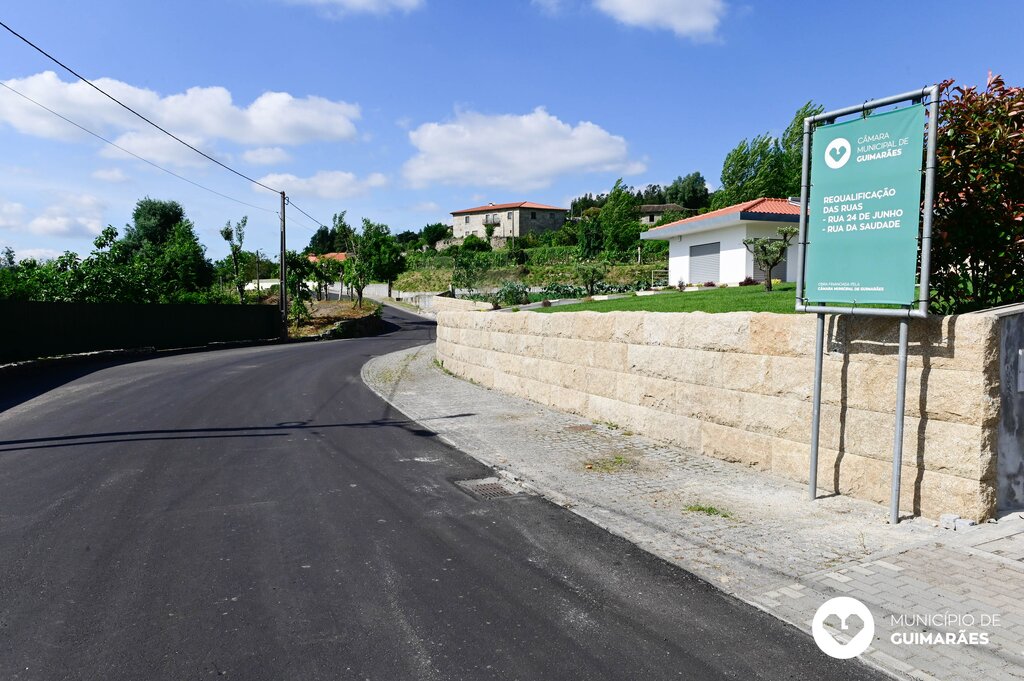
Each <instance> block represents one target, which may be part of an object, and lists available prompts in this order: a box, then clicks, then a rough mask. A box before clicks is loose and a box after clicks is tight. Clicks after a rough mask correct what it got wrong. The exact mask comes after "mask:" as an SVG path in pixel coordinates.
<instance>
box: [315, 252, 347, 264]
mask: <svg viewBox="0 0 1024 681" xmlns="http://www.w3.org/2000/svg"><path fill="white" fill-rule="evenodd" d="M308 257H309V261H310V262H320V261H321V260H337V261H338V262H345V261H346V260H348V253H324V254H323V255H310V256H308Z"/></svg>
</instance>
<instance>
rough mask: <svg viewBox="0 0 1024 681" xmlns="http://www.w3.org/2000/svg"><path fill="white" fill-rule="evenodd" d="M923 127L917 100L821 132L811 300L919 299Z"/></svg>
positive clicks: (809, 270)
mask: <svg viewBox="0 0 1024 681" xmlns="http://www.w3.org/2000/svg"><path fill="white" fill-rule="evenodd" d="M924 129H925V108H924V105H921V104H918V105H914V106H908V107H904V108H902V109H898V110H896V111H891V112H888V113H883V114H877V115H874V116H868V117H867V118H863V119H859V120H855V121H849V122H847V123H838V124H834V125H825V126H821V127H819V128H817V129H816V130H815V131H814V136H813V137H812V142H811V196H810V206H809V212H808V218H807V241H808V245H807V261H806V270H805V276H804V279H805V297H806V298H807V301H808V302H809V303H812V304H813V303H848V304H851V305H860V304H867V305H870V304H874V303H894V304H897V305H912V304H914V302H915V298H916V296H915V285H916V282H917V271H916V270H917V252H918V231H919V230H918V228H919V224H920V219H921V178H922V174H921V162H922V158H923V155H924V154H923V151H924Z"/></svg>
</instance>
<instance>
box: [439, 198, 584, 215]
mask: <svg viewBox="0 0 1024 681" xmlns="http://www.w3.org/2000/svg"><path fill="white" fill-rule="evenodd" d="M510 208H533V209H536V210H561V211H568V209H567V208H559V207H558V206H545V205H544V204H543V203H533V202H531V201H520V202H519V203H498V204H491V205H488V206H477V207H476V208H464V209H463V210H455V211H452V215H464V214H466V213H490V212H491V211H495V212H498V211H503V210H508V209H510Z"/></svg>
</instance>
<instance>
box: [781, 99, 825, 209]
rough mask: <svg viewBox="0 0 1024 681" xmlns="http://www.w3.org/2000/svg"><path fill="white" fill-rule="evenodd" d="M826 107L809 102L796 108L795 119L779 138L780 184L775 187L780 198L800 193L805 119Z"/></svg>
mask: <svg viewBox="0 0 1024 681" xmlns="http://www.w3.org/2000/svg"><path fill="white" fill-rule="evenodd" d="M824 110H825V107H823V106H820V105H816V104H815V103H814V102H807V103H806V104H804V105H803V106H802V107H800V108H799V109H797V110H796V113H795V114H793V120H792V121H790V123H789V125H788V126H786V129H785V130H784V131H783V133H782V137H781V138H780V139H779V141H778V144H779V156H780V158H779V163H778V173H779V180H778V182H779V186H778V187H777V188H774V191H776V192H777V193H776V194H775V196H777V197H778V198H782V199H784V198H787V197H789V196H799V195H800V175H801V171H802V170H803V160H804V119H805V118H807V117H809V116H817V115H818V114H820V113H821V112H822V111H824Z"/></svg>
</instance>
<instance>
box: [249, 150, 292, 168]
mask: <svg viewBox="0 0 1024 681" xmlns="http://www.w3.org/2000/svg"><path fill="white" fill-rule="evenodd" d="M242 158H243V159H244V160H245V162H246V163H251V164H253V165H257V166H272V165H275V164H277V163H287V162H288V161H290V160H292V157H291V155H290V154H289V153H288V152H287V151H285V150H284V149H282V148H281V147H260V148H259V149H249V150H248V151H246V152H245V153H244V154H242Z"/></svg>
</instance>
